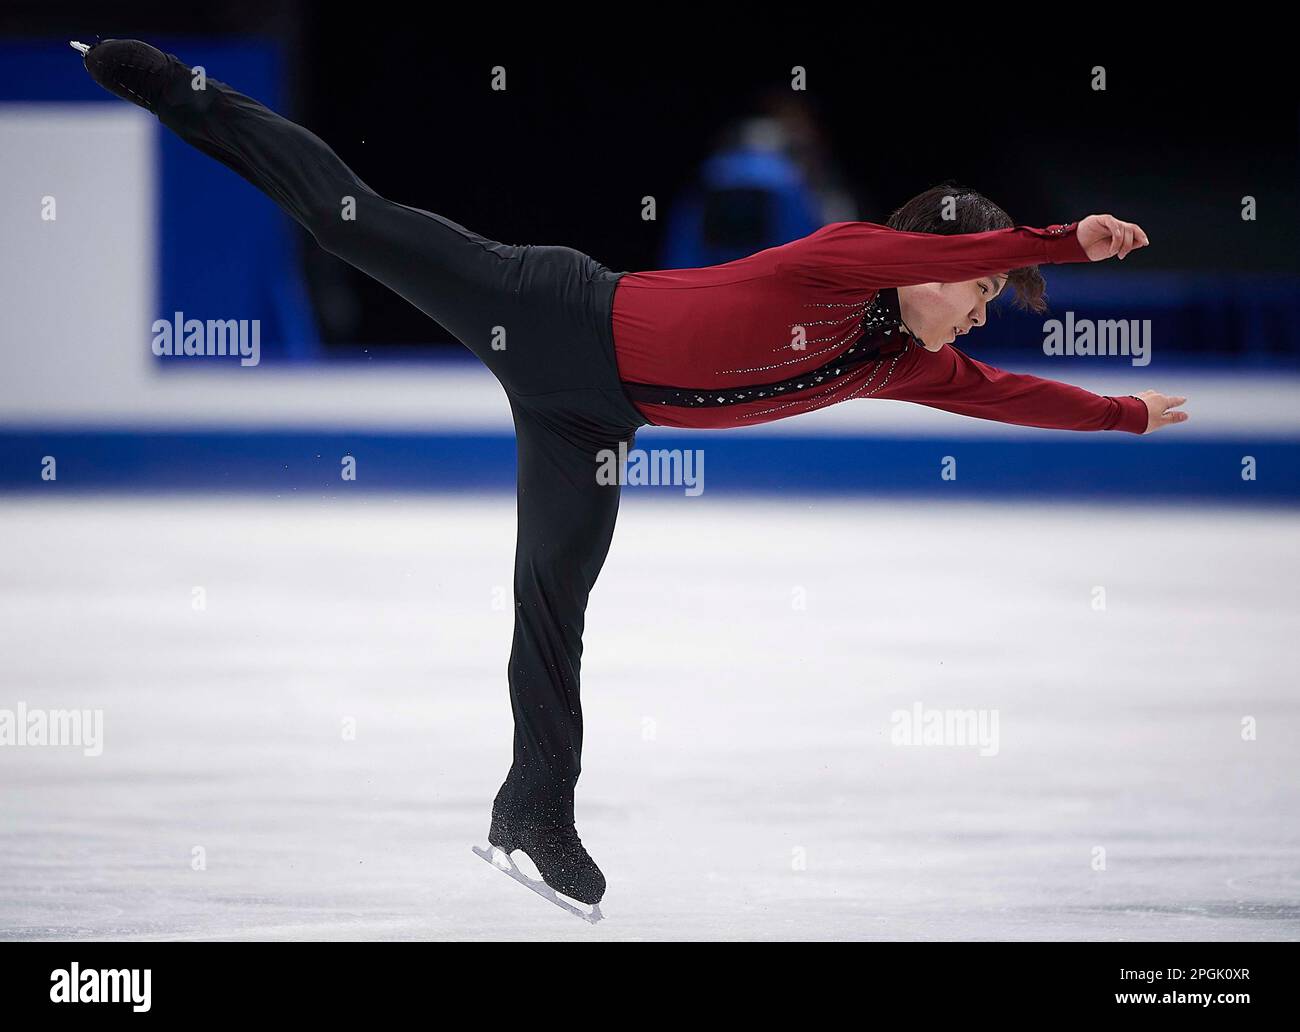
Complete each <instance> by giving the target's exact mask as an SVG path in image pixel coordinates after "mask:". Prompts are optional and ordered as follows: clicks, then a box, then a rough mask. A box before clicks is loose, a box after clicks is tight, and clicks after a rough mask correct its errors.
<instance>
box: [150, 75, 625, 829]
mask: <svg viewBox="0 0 1300 1032" xmlns="http://www.w3.org/2000/svg"><path fill="white" fill-rule="evenodd" d="M158 117H159V119H160V120H161V121H162V123H163V124H164V125H165V126H167V127H168V128H169V129H171V130H172V131H174V132H175V133H177V134H178V135H179V136H180V137H181V138H182V139H184V140H186V141H187V142H189V143H190V144H192V145H193V146H195V147H197V148H198V149H199V150H201V151H203V152H204V153H206V154H209V155H211V156H212V157H214V158H216V159H217V160H218V161H221V162H222V163H224V164H225V165H227V166H229V167H230V168H231V169H233V170H234V171H235V172H238V173H239V174H240V175H241V176H243V177H244V178H245V179H247V180H248V181H249V182H250V183H252V184H253V185H254V186H256V187H257V188H258V189H259V190H262V191H263V192H264V193H266V194H268V195H269V196H270V197H271V198H272V199H273V200H274V201H275V202H276V203H277V204H278V205H279V206H280V207H281V208H282V209H283V210H284V211H285V212H287V213H288V214H289V215H290V216H292V217H293V218H294V219H295V220H296V221H297V222H298V223H300V224H301V225H302V226H303V227H304V228H306V229H307V231H308V232H310V233H311V235H312V236H313V237H314V238H315V239H316V241H317V242H318V243H319V244H320V245H321V246H322V247H324V248H325V249H326V250H327V251H329V252H330V253H332V254H335V255H337V256H338V257H340V258H342V259H343V260H344V261H346V262H348V263H349V264H351V265H354V266H355V267H356V268H358V269H360V270H361V271H362V272H365V273H366V274H367V275H369V276H372V277H374V278H375V279H376V280H378V281H379V282H380V283H383V284H384V285H385V286H387V287H389V288H390V289H392V290H394V291H396V292H397V293H398V294H400V295H401V296H402V297H403V298H405V299H406V300H407V301H409V302H410V303H411V304H413V305H415V306H416V307H417V308H418V309H420V311H422V312H424V313H425V314H426V315H428V316H429V317H430V318H432V319H435V320H436V321H437V322H438V323H440V324H441V325H442V326H443V327H445V328H446V329H447V330H449V331H450V332H451V333H453V334H455V336H456V337H457V339H459V340H460V341H461V343H463V344H464V345H465V346H466V347H467V348H469V349H470V351H472V352H473V353H474V354H475V355H477V356H478V357H479V358H480V359H481V360H482V362H483V363H484V365H486V366H487V367H488V369H490V370H491V371H492V373H493V374H494V375H495V376H496V378H497V379H498V380H499V381H500V382H501V385H502V386H503V387H504V388H505V391H506V394H507V396H508V397H509V400H510V409H511V413H512V414H513V416H514V424H515V436H516V447H517V454H518V535H517V538H516V544H515V573H514V593H515V627H514V642H513V646H512V648H511V653H510V666H509V682H510V701H511V706H512V708H513V710H514V720H515V737H514V763H513V765H512V766H511V769H510V773H509V775H508V777H507V778H506V781H505V783H504V784H503V785H502V788H501V791H500V792H499V793H498V795H497V799H496V803H495V809H497V810H498V811H500V812H504V813H506V814H509V815H512V816H516V817H523V818H525V819H530V820H536V821H538V822H540V823H547V824H555V823H558V824H569V823H572V822H573V792H574V785H575V783H576V782H577V780H578V774H579V772H580V768H581V755H582V709H581V705H580V703H579V697H578V688H579V674H580V669H581V664H582V630H583V622H584V619H585V613H586V608H587V597H588V594H589V593H590V591H591V589H592V586H593V585H594V584H595V583H596V578H597V576H598V575H599V574H600V569H601V566H602V565H603V564H604V561H605V555H606V553H607V552H608V551H609V544H610V539H611V537H612V536H613V533H614V522H615V519H616V517H617V515H618V501H619V485H618V483H617V482H615V483H612V484H609V483H601V482H599V481H598V478H597V467H598V466H599V465H600V464H601V458H602V457H601V456H600V454H599V453H600V452H601V451H602V450H605V449H608V450H611V451H612V452H613V453H614V454H615V455H617V454H618V446H619V443H620V442H626V443H627V447H628V448H629V449H630V448H631V447H633V446H634V444H635V441H636V436H635V435H636V430H637V428H638V427H640V426H644V425H646V420H645V419H644V418H642V417H641V415H640V414H639V413H638V412H637V411H636V409H635V408H633V406H632V404H631V402H630V401H629V400H628V398H627V396H626V395H625V394H624V393H623V389H622V387H621V385H620V383H619V378H618V367H617V365H616V363H615V358H614V341H613V331H612V329H611V325H610V312H611V306H612V303H613V297H614V288H615V285H616V283H617V281H618V279H619V277H620V276H622V275H623V274H622V273H616V272H612V271H611V270H609V269H607V268H606V267H605V266H603V265H601V264H600V263H599V262H597V261H596V260H595V259H593V258H591V257H589V256H587V255H585V254H582V253H581V252H579V251H575V250H573V249H572V248H568V247H552V246H515V245H511V244H502V243H498V242H496V241H494V240H487V239H485V238H484V237H481V236H479V235H478V234H477V233H473V232H471V231H470V230H468V229H466V228H465V227H464V226H460V225H458V224H456V223H455V222H452V221H451V220H450V219H446V218H443V217H442V216H441V215H435V214H433V213H432V212H427V211H422V210H420V209H419V208H411V207H408V206H407V205H404V204H398V203H396V202H395V201H390V200H388V199H387V198H384V197H381V196H380V195H379V194H377V193H375V191H373V190H372V189H370V187H368V186H367V185H366V184H365V183H363V182H362V181H361V180H360V179H358V178H357V176H356V175H355V174H354V173H353V172H352V171H351V170H350V169H349V168H348V167H347V166H346V165H345V164H344V163H343V162H342V161H341V160H340V159H339V157H338V155H336V154H335V153H334V152H333V151H332V150H331V149H330V148H329V147H328V146H326V144H325V143H324V141H322V140H321V139H320V138H319V137H317V136H315V135H313V134H312V133H311V132H309V131H308V130H306V129H304V128H303V127H302V126H300V125H296V124H294V123H293V122H290V121H288V120H287V119H284V118H282V117H280V116H279V115H277V114H275V113H274V112H273V111H271V110H269V109H268V108H266V107H264V106H263V105H262V104H259V103H258V102H257V101H255V100H253V99H251V98H250V97H247V96H244V95H243V94H240V93H237V92H236V91H234V90H232V89H231V88H230V87H229V86H227V85H226V84H225V83H222V82H219V81H217V80H215V79H208V80H207V88H206V90H202V91H195V90H193V89H191V86H190V79H189V76H188V75H179V74H178V75H176V76H175V78H174V79H173V80H172V81H171V82H170V83H169V85H168V86H167V89H166V91H165V94H164V98H163V101H162V103H160V104H159V107H158Z"/></svg>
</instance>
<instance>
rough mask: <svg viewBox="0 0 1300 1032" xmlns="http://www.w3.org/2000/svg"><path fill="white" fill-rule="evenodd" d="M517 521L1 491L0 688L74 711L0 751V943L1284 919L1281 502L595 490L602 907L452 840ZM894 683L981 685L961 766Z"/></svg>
mask: <svg viewBox="0 0 1300 1032" xmlns="http://www.w3.org/2000/svg"><path fill="white" fill-rule="evenodd" d="M514 517H515V506H514V499H513V497H511V496H508V495H501V496H496V497H490V498H480V499H469V498H464V497H459V498H441V497H429V496H401V497H396V498H378V497H373V496H371V497H368V498H366V499H361V500H356V501H339V500H330V499H315V500H313V499H311V498H301V497H294V498H288V499H286V498H277V499H272V498H265V499H247V498H245V499H222V498H217V497H189V498H184V499H177V498H174V497H173V498H162V497H159V498H139V497H136V498H125V499H110V498H81V499H71V500H68V499H61V500H42V499H36V498H31V497H29V496H21V497H12V496H11V497H10V498H7V499H6V500H5V502H4V505H3V507H2V508H0V532H2V533H3V540H4V542H5V546H6V547H5V548H4V550H3V553H0V656H2V657H3V681H2V682H0V709H6V708H7V709H10V710H12V709H14V708H15V707H16V706H17V704H18V703H19V702H20V701H21V702H23V703H24V704H25V705H26V706H27V707H28V708H29V709H31V708H40V707H44V708H47V709H69V708H86V709H101V710H102V711H103V719H104V738H103V753H102V755H99V756H86V755H84V754H83V751H82V750H81V749H78V748H76V747H73V746H59V747H55V746H46V747H33V746H0V936H3V937H7V938H14V939H31V938H60V939H66V938H77V939H133V938H147V939H160V938H161V939H170V938H182V939H190V938H203V939H266V938H293V939H370V938H380V939H426V938H440V939H449V938H458V939H496V938H506V939H527V938H557V939H593V938H594V939H622V938H629V939H656V938H664V937H669V938H692V939H695V938H700V939H703V938H764V939H804V938H854V939H1132V940H1138V939H1162V940H1202V939H1205V940H1236V939H1290V940H1294V939H1296V938H1297V937H1300V901H1298V899H1297V897H1298V894H1300V823H1298V821H1297V816H1298V814H1300V806H1298V803H1300V777H1298V776H1297V775H1298V774H1300V698H1298V694H1297V684H1296V661H1295V655H1296V653H1295V645H1296V637H1297V632H1298V630H1300V621H1298V620H1297V616H1298V615H1300V613H1298V610H1300V605H1298V603H1297V590H1296V585H1297V575H1298V573H1300V550H1297V547H1296V545H1297V533H1296V531H1297V517H1296V514H1295V513H1294V512H1289V511H1285V510H1271V511H1259V512H1252V511H1245V510H1242V509H1234V510H1213V509H1195V508H1176V509H1175V508H1169V509H1160V508H1146V509H1135V508H1118V507H1117V508H1101V507H1050V506H1035V507H1028V506H1016V505H991V504H980V503H963V504H945V503H943V502H938V501H903V500H896V501H888V502H879V501H871V502H866V501H850V500H834V501H822V500H818V501H809V500H804V499H795V500H791V501H789V502H756V501H736V500H730V501H727V500H719V501H716V502H715V501H713V500H712V499H710V498H709V497H708V496H707V494H706V495H704V496H700V497H698V498H686V497H673V496H665V495H657V496H650V495H647V494H644V493H640V494H638V492H637V491H636V490H635V489H628V490H627V492H626V493H625V497H624V503H623V511H622V513H621V516H620V526H619V532H618V535H617V537H616V538H615V542H614V546H613V548H612V550H611V553H610V557H609V560H608V562H607V564H606V567H605V571H604V574H603V575H602V578H601V581H600V583H599V584H598V585H597V587H596V590H595V592H594V593H593V596H592V602H591V607H590V610H589V613H588V621H587V635H586V653H585V657H584V670H583V675H584V692H583V694H584V701H585V711H586V751H585V756H584V773H583V777H582V780H581V782H580V784H579V792H578V807H577V811H578V830H579V832H580V834H581V835H582V838H583V841H584V843H585V844H586V845H587V846H588V848H589V849H590V850H591V852H592V855H593V856H594V857H595V858H596V860H597V862H598V863H600V864H601V866H602V868H603V870H604V872H605V874H606V876H607V878H608V880H609V890H608V893H607V895H606V897H605V899H604V901H603V902H602V910H603V911H604V913H605V917H606V920H604V921H602V922H601V923H600V924H598V925H595V926H589V925H586V924H584V923H582V922H579V921H575V920H574V919H573V918H572V917H570V916H568V915H566V914H564V913H561V912H560V911H558V910H557V908H555V907H553V906H549V905H547V904H546V903H545V902H544V901H542V900H539V899H536V898H535V897H533V896H532V895H531V894H529V893H528V892H525V891H524V890H523V889H521V888H520V887H519V886H518V885H514V884H512V883H511V882H510V880H509V879H507V878H502V877H500V876H499V875H498V874H496V873H494V872H493V871H491V870H489V869H488V868H487V867H486V866H485V865H484V864H483V863H482V862H481V861H480V860H478V859H477V858H476V857H475V856H474V855H473V854H472V853H471V851H470V847H471V846H472V845H481V844H483V842H484V841H485V840H486V835H487V827H488V816H489V806H490V803H491V800H492V797H493V794H494V793H495V791H496V789H497V786H498V785H499V783H500V781H501V778H502V776H503V775H504V773H505V771H506V768H507V767H508V764H509V756H510V709H509V700H508V696H507V693H506V681H505V672H506V661H507V656H508V653H509V647H510V631H511V625H510V620H511V601H510V583H511V560H512V549H513V546H514ZM195 588H202V589H203V592H204V594H205V603H206V608H202V609H196V608H194V599H195V597H196V596H195V594H194V589H195ZM1097 588H1102V589H1104V593H1105V594H1104V599H1105V608H1104V609H1102V608H1098V607H1097V600H1098V599H1099V598H1100V597H1101V596H1100V594H1099V593H1098V592H1097V591H1096V589H1097ZM917 703H920V704H922V705H923V706H925V707H927V708H930V707H938V708H950V709H975V710H984V711H992V710H996V711H997V714H998V749H997V753H996V755H988V756H981V755H980V754H979V749H978V748H974V747H971V746H959V745H947V746H944V745H937V746H901V745H893V744H891V730H892V729H893V724H892V723H891V716H892V714H893V713H894V712H895V711H896V710H903V711H910V710H911V708H912V707H913V706H914V705H916V704H917ZM1250 720H1253V721H1254V726H1255V727H1256V728H1257V736H1256V738H1255V740H1249V739H1248V738H1243V732H1242V728H1243V721H1250ZM348 721H352V722H354V725H355V736H354V737H353V738H349V737H348V736H347V734H346V733H345V730H346V727H347V726H349V725H348V723H347V722H348ZM199 848H201V849H202V850H203V855H204V857H205V862H206V869H204V870H195V869H193V857H194V856H195V850H196V849H199ZM1099 850H1104V869H1097V868H1098V867H1099V866H1100V863H1099V858H1100V857H1101V856H1102V853H1100V852H1098V851H1099Z"/></svg>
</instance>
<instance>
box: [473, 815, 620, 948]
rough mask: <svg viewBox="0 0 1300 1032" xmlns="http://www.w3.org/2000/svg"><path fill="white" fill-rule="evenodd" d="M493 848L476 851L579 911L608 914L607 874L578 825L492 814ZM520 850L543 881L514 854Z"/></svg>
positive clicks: (586, 916)
mask: <svg viewBox="0 0 1300 1032" xmlns="http://www.w3.org/2000/svg"><path fill="white" fill-rule="evenodd" d="M488 846H489V848H488V849H479V848H478V847H477V846H475V847H474V852H475V853H476V854H477V855H479V856H481V857H482V858H483V859H484V860H486V861H487V862H488V863H490V864H492V865H493V866H494V867H496V868H497V869H498V870H500V871H503V872H504V873H506V874H508V875H510V877H511V878H513V879H514V880H515V881H517V882H519V883H520V884H522V885H527V886H528V887H529V888H530V889H532V890H533V891H534V892H536V893H537V894H538V895H539V896H542V897H543V898H545V899H549V900H550V901H551V902H552V903H554V904H555V905H556V906H557V907H559V908H560V909H562V910H567V911H568V912H569V913H571V914H573V915H574V916H575V917H580V918H582V919H583V920H584V921H587V922H589V923H591V924H595V923H596V922H597V921H599V920H601V918H602V917H604V915H603V914H602V913H601V912H600V900H601V897H602V896H604V895H605V876H604V875H603V874H601V873H600V868H599V867H597V866H596V862H595V861H594V860H592V859H591V857H590V855H588V853H587V850H586V849H585V848H584V847H583V845H582V840H581V839H579V838H578V833H577V831H576V830H575V829H574V827H573V825H572V824H570V825H567V826H564V827H549V828H548V827H538V826H536V825H530V824H526V823H524V822H522V821H514V820H508V819H507V818H504V817H502V816H500V815H499V814H497V813H493V814H492V827H491V829H490V830H489V831H488ZM517 851H521V852H523V853H524V854H525V855H526V856H527V858H528V859H529V860H530V861H532V863H533V865H534V866H535V867H536V868H537V871H538V873H539V874H540V875H541V876H542V877H541V880H540V881H539V880H538V879H536V878H531V877H529V876H528V875H527V874H525V873H524V872H523V871H521V870H520V869H519V866H518V864H517V863H516V862H515V860H514V858H513V857H512V855H511V854H513V853H515V852H517Z"/></svg>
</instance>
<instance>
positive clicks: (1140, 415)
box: [1110, 394, 1150, 434]
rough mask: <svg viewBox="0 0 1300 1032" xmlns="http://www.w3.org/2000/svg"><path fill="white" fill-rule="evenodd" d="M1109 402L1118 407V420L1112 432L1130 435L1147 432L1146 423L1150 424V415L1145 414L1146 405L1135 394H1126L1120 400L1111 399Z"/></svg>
mask: <svg viewBox="0 0 1300 1032" xmlns="http://www.w3.org/2000/svg"><path fill="white" fill-rule="evenodd" d="M1110 400H1111V401H1113V402H1115V403H1116V404H1118V405H1119V419H1118V420H1116V422H1115V425H1114V426H1113V427H1111V429H1112V430H1123V431H1125V432H1126V433H1130V434H1144V433H1146V432H1147V423H1148V422H1150V413H1148V412H1147V403H1146V402H1145V401H1143V400H1142V399H1141V398H1139V397H1138V396H1137V395H1135V394H1128V395H1125V396H1124V397H1122V398H1111V399H1110Z"/></svg>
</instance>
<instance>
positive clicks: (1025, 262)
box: [612, 222, 1147, 434]
mask: <svg viewBox="0 0 1300 1032" xmlns="http://www.w3.org/2000/svg"><path fill="white" fill-rule="evenodd" d="M1076 228H1077V224H1076V223H1073V222H1072V223H1069V224H1066V225H1055V226H1049V227H1047V228H1046V229H1034V228H1032V227H1028V226H1015V227H1012V228H1010V229H997V230H991V231H989V232H987V233H967V234H961V235H954V236H943V235H939V234H933V233H904V232H900V231H898V230H893V229H890V228H888V227H887V226H879V225H876V224H875V223H871V222H834V223H831V224H830V225H829V226H823V227H822V228H821V229H819V230H817V231H816V232H815V233H811V234H809V235H808V236H806V237H803V238H802V239H800V240H795V241H792V242H791V243H788V244H782V245H781V246H779V247H770V248H768V249H767V250H765V251H759V252H758V253H757V254H753V255H750V256H749V257H748V258H740V259H738V260H736V261H733V262H727V263H726V264H724V265H714V266H710V267H708V268H703V269H668V270H663V271H658V272H631V273H627V274H625V275H624V276H623V277H622V278H621V279H620V280H619V281H618V285H617V287H616V289H615V293H614V305H613V312H612V322H613V332H614V345H615V352H616V356H617V361H618V368H619V376H620V378H621V379H622V381H623V383H624V388H625V389H626V390H627V392H628V394H629V396H630V397H631V398H632V401H633V404H634V405H636V408H637V410H638V411H639V412H640V413H641V414H642V415H643V416H644V417H645V418H646V419H647V420H649V421H650V423H651V424H652V425H656V426H677V427H698V428H723V427H732V426H749V425H752V424H755V423H766V422H770V421H771V420H775V419H784V418H785V417H787V416H794V415H798V414H799V413H801V412H810V411H812V410H813V409H817V408H822V407H824V406H826V405H834V404H836V403H837V402H841V401H848V400H849V399H850V398H867V397H875V398H892V399H894V400H897V401H912V402H917V403H919V404H922V405H930V406H932V407H934V408H939V409H944V410H946V411H948V412H956V413H959V414H961V415H967V416H978V417H979V418H981V419H995V420H998V421H1000V422H1003V423H1018V424H1021V425H1023V426H1037V427H1049V428H1057V429H1064V430H1125V431H1128V432H1129V433H1136V434H1140V433H1144V432H1145V431H1146V428H1147V408H1146V405H1145V403H1144V402H1143V401H1142V400H1141V399H1140V398H1137V397H1134V396H1132V395H1128V396H1123V397H1110V396H1103V395H1098V394H1093V393H1092V392H1090V391H1086V390H1084V389H1083V388H1081V387H1073V386H1070V385H1069V384H1064V383H1057V382H1056V381H1054V380H1045V379H1042V378H1040V377H1037V376H1027V375H1023V374H1019V373H1008V372H1004V371H1003V370H1001V369H995V368H994V367H992V366H989V365H985V364H984V363H983V362H979V361H977V360H975V359H973V358H970V357H969V356H967V355H965V354H964V353H963V352H961V351H960V350H958V349H957V348H955V347H953V346H952V345H946V346H944V347H942V348H940V349H939V350H938V351H928V350H926V349H925V348H924V347H922V346H921V345H920V344H919V342H917V340H916V339H915V338H914V337H912V336H911V334H910V333H909V332H908V331H907V329H906V328H905V327H904V326H903V325H902V324H901V320H900V319H899V315H898V295H897V290H896V289H895V288H897V287H901V286H907V285H910V284H915V283H932V282H933V283H956V282H961V281H964V280H972V279H978V278H979V277H981V276H986V275H991V274H993V273H999V272H1000V273H1006V272H1008V271H1010V270H1011V269H1018V268H1022V267H1024V266H1029V265H1042V264H1047V263H1053V262H1082V261H1087V260H1088V257H1087V255H1086V254H1085V253H1084V251H1083V249H1082V248H1081V247H1080V246H1079V241H1078V237H1077V236H1076V234H1075V230H1076Z"/></svg>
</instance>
